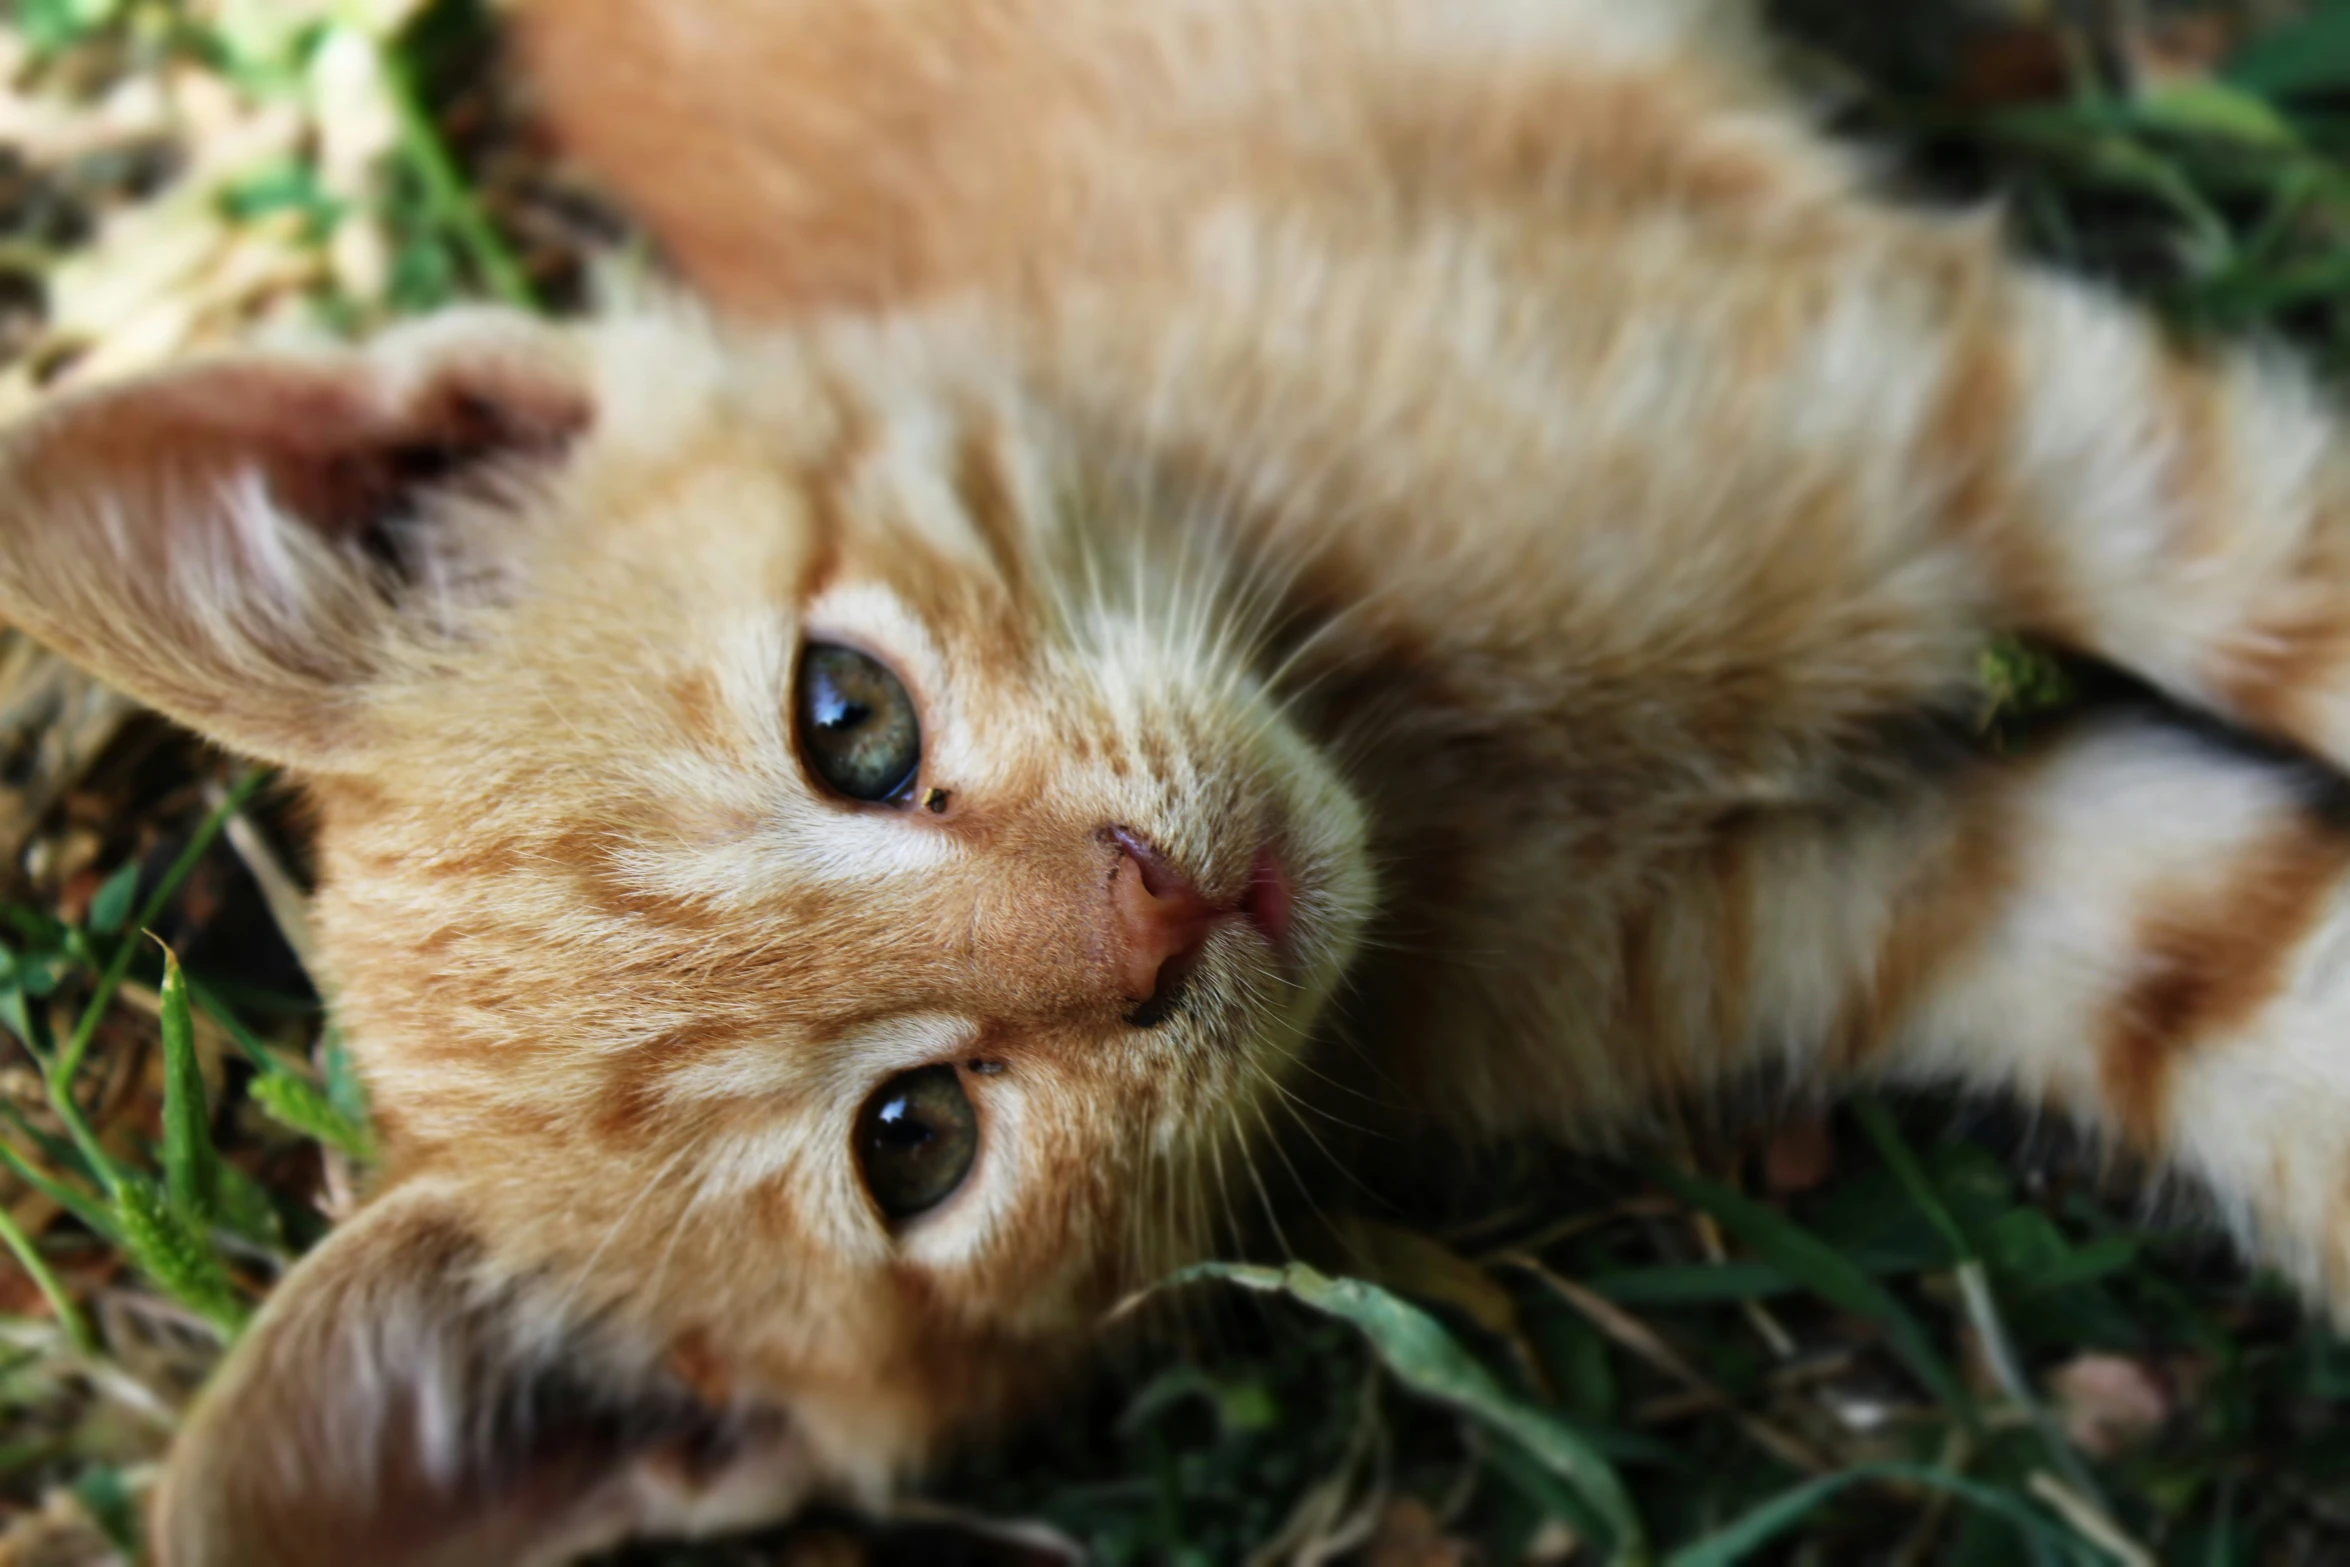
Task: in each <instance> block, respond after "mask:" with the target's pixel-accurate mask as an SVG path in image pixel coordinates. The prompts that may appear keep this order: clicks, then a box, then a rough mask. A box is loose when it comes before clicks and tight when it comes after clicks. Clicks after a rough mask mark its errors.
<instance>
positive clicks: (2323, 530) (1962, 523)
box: [1881, 253, 2350, 768]
mask: <svg viewBox="0 0 2350 1567" xmlns="http://www.w3.org/2000/svg"><path fill="white" fill-rule="evenodd" d="M1946 254H1947V253H1946ZM1945 277H1946V278H1948V279H1953V280H1957V281H1954V282H1953V284H1952V286H1950V287H1949V288H1947V289H1946V290H1945V291H1942V292H1941V293H1940V297H1939V306H1938V309H1939V313H1940V316H1941V319H1940V320H1939V321H1936V322H1934V323H1933V324H1932V325H1930V326H1927V327H1926V328H1925V330H1924V332H1923V333H1922V334H1914V333H1902V332H1893V333H1890V334H1888V337H1887V339H1886V341H1885V345H1884V348H1883V351H1884V352H1887V353H1888V354H1890V355H1891V356H1892V359H1890V360H1889V361H1888V362H1887V363H1886V364H1885V365H1884V366H1883V367H1882V371H1881V373H1882V374H1883V376H1884V377H1885V378H1886V382H1887V384H1888V385H1890V384H1892V383H1894V382H1896V381H1903V380H1908V379H1910V378H1911V377H1912V376H1914V375H1915V373H1916V370H1917V367H1921V366H1930V367H1931V370H1930V372H1929V374H1930V376H1931V378H1932V387H1933V390H1932V392H1931V402H1930V408H1931V411H1930V412H1929V413H1928V414H1927V415H1926V417H1925V418H1924V419H1923V420H1922V422H1921V425H1920V427H1919V430H1920V437H1919V440H1918V443H1917V445H1916V446H1915V447H1914V448H1913V449H1912V450H1910V451H1909V452H1908V453H1907V454H1906V456H1905V457H1904V458H1903V459H1902V460H1904V461H1906V462H1908V463H1909V464H1911V465H1912V471H1913V472H1914V473H1915V474H1916V475H1918V476H1919V477H1920V478H1921V479H1923V480H1924V481H1925V482H1926V483H1927V485H1928V486H1929V492H1928V498H1929V502H1930V504H1929V506H1928V508H1927V515H1928V516H1929V517H1930V519H1931V520H1930V522H1929V523H1928V526H1929V527H1930V528H1931V529H1932V530H1933V531H1934V532H1935V533H1936V534H1937V535H1938V536H1939V537H1941V538H1945V539H1947V538H1950V537H1953V536H1955V537H1956V538H1958V539H1959V540H1961V541H1962V542H1963V544H1964V546H1965V547H1966V549H1967V550H1968V551H1969V552H1970V553H1971V554H1972V555H1973V556H1974V557H1975V558H1976V560H1977V561H1978V562H1979V563H1980V565H1981V567H1982V568H1983V571H1984V574H1985V578H1986V581H1987V585H1988V587H1989V589H1990V592H1991V595H1992V602H1993V607H1994V613H1995V615H1996V616H1997V618H1998V619H1999V620H2000V621H2002V622H2003V623H2004V624H2005V625H2006V626H2007V627H2008V628H2010V629H2015V630H2021V631H2024V632H2027V633H2031V634H2035V635H2038V636H2040V637H2043V638H2045V639H2047V640H2049V641H2051V642H2054V643H2056V644H2058V645H2061V646H2064V647H2068V648H2070V649H2073V650H2076V651H2079V652H2084V653H2088V654H2091V655H2093V656H2096V657H2099V658H2103V659H2105V660H2108V661H2110V662H2112V663H2114V664H2116V665H2119V666H2121V667H2123V668H2126V669H2128V670H2130V671H2132V672H2133V673H2135V674H2137V675H2139V676H2141V677H2143V678H2145V679H2146V680H2148V681H2149V682H2151V683H2152V684H2154V685H2156V686H2158V687H2160V688H2162V689H2163V690H2165V691H2167V692H2169V693H2170V694H2171V695H2173V696H2175V697H2178V698H2180V699H2182V700H2184V701H2186V702H2190V703H2193V704H2195V705H2197V706H2200V707H2203V708H2205V709H2207V710H2209V711H2211V712H2214V713H2217V714H2220V715H2222V716H2224V717H2226V718H2228V719H2229V720H2231V721H2232V722H2236V723H2240V724H2244V725H2246V726H2248V727H2251V728H2254V729H2257V730H2259V731H2261V732H2263V733H2266V734H2269V735H2272V736H2275V737H2278V738H2281V739H2285V740H2288V741H2291V742H2292V743H2294V744H2296V745H2299V746H2302V747H2305V748H2307V749H2309V750H2311V751H2312V752H2314V753H2316V754H2318V755H2321V756H2324V757H2325V758H2327V759H2328V760H2329V761H2331V762H2332V763H2333V764H2334V765H2335V766H2336V767H2338V768H2342V767H2350V426H2346V425H2345V423H2344V418H2343V415H2342V412H2341V411H2340V410H2339V409H2338V408H2336V407H2335V406H2333V403H2332V399H2331V398H2330V397H2329V396H2328V394H2326V393H2324V392H2323V391H2321V390H2320V389H2319V388H2318V386H2317V385H2316V383H2315V382H2314V380H2313V379H2312V378H2311V377H2310V376H2309V375H2308V374H2306V373H2304V372H2303V371H2302V369H2301V368H2300V367H2299V366H2297V365H2295V364H2293V363H2292V362H2291V361H2290V360H2289V358H2288V357H2287V356H2284V355H2282V354H2277V353H2267V352H2260V351H2253V350H2246V349H2243V348H2211V349H2206V350H2197V349H2192V348H2188V347H2184V346H2182V345H2180V344H2178V343H2176V342H2173V341H2171V340H2169V339H2167V338H2166V337H2165V336H2164V335H2163V334H2162V332H2161V331H2160V330H2159V329H2158V327H2157V326H2156V325H2155V323H2154V322H2153V321H2152V320H2151V319H2149V318H2148V317H2146V316H2144V315H2143V314H2142V313H2140V312H2137V311H2134V310H2131V309H2129V308H2127V307H2125V306H2124V305H2122V304H2121V303H2120V302H2118V301H2116V300H2114V299H2112V298H2110V297H2108V296H2106V295H2105V294H2104V293H2103V292H2101V291H2099V290H2097V289H2094V288H2091V287H2088V286H2085V285H2082V284H2078V283H2075V282H2072V281H2070V280H2067V279H2062V278H2056V277H2051V276H2048V275H2044V274H2041V273H2038V272H2036V271H2033V270H2030V269H2018V268H2014V267H2011V266H2000V267H1995V268H1989V269H1978V268H1973V267H1968V266H1965V265H1963V264H1962V265H1958V266H1954V267H1952V268H1951V269H1950V271H1949V272H1947V273H1946V274H1945ZM1895 313H1896V314H1898V313H1901V312H1900V311H1898V310H1897V311H1896V312H1895ZM1921 335H1922V336H1923V338H1924V339H1925V341H1924V342H1921V341H1920V336H1921Z"/></svg>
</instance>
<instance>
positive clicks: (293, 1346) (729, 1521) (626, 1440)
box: [152, 1183, 808, 1567]
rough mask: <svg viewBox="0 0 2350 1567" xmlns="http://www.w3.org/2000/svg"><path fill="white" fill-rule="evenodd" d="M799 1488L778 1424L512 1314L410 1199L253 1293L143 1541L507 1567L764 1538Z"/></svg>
mask: <svg viewBox="0 0 2350 1567" xmlns="http://www.w3.org/2000/svg"><path fill="white" fill-rule="evenodd" d="M806 1470H807V1461H806V1459H805V1457H804V1456H803V1454H802V1452H801V1450H800V1448H799V1447H798V1445H797V1444H796V1443H795V1442H794V1441H793V1439H792V1436H791V1433H790V1431H789V1429H788V1428H787V1427H786V1426H784V1425H783V1424H782V1423H781V1422H780V1421H779V1420H777V1419H776V1418H774V1417H772V1416H766V1415H752V1414H746V1413H743V1412H739V1411H738V1412H729V1413H720V1412H716V1411H713V1410H711V1409H709V1408H707V1407H706V1406H704V1405H702V1404H700V1403H699V1402H697V1401H696V1399H695V1398H694V1397H693V1395H692V1394H691V1393H690V1392H689V1391H688V1390H687V1389H685V1388H684V1387H683V1386H682V1385H681V1384H679V1383H677V1382H676V1381H675V1380H674V1379H673V1378H671V1377H669V1376H668V1375H666V1374H665V1373H664V1372H662V1371H661V1370H660V1369H658V1368H657V1367H648V1366H644V1365H641V1364H640V1365H639V1366H638V1367H637V1368H636V1369H635V1370H633V1371H631V1370H630V1369H628V1367H627V1364H626V1357H624V1356H621V1355H619V1354H617V1353H616V1352H615V1350H614V1348H613V1346H612V1345H610V1344H609V1343H599V1342H598V1341H597V1340H596V1338H595V1336H594V1333H593V1332H592V1331H591V1330H588V1329H584V1328H579V1327H576V1326H574V1327H567V1326H565V1325H564V1324H563V1323H562V1322H561V1321H559V1319H558V1317H557V1315H556V1314H555V1312H554V1311H553V1310H551V1309H550V1307H549V1306H548V1304H547V1303H545V1302H543V1301H541V1302H538V1303H536V1304H534V1302H533V1296H532V1291H531V1288H530V1281H528V1280H517V1279H514V1278H511V1277H501V1276H499V1275H498V1274H497V1272H496V1271H495V1270H494V1269H493V1268H492V1267H491V1266H490V1265H489V1259H488V1258H487V1257H486V1256H485V1254H484V1252H483V1249H482V1247H481V1246H480V1245H479V1243H478V1242H477V1240H476V1239H475V1238H474V1236H473V1233H472V1231H471V1230H470V1229H469V1228H468V1227H467V1225H466V1223H465V1220H464V1218H463V1216H462V1212H461V1210H460V1209H459V1207H458V1206H457V1204H456V1203H455V1201H454V1199H453V1197H452V1196H451V1194H450V1193H448V1192H447V1191H445V1190H441V1189H437V1188H434V1187H430V1186H426V1185H422V1184H414V1183H412V1184H411V1185H409V1186H405V1187H401V1188H397V1189H395V1190H394V1191H393V1192H392V1193H390V1194H389V1195H387V1196H385V1197H384V1198H382V1199H380V1200H379V1201H377V1202H376V1203H374V1204H372V1205H370V1206H369V1207H367V1208H365V1209H363V1210H362V1211H361V1212H360V1214H359V1215H358V1216H357V1217H356V1218H354V1219H352V1220H351V1221H349V1222H348V1223H346V1224H345V1225H343V1226H342V1227H341V1228H339V1229H338V1230H336V1231H335V1233H334V1234H333V1235H331V1236H330V1237H329V1238H328V1239H327V1241H326V1242H325V1243H324V1244H323V1245H322V1246H320V1247H319V1248H318V1250H316V1251H315V1252H313V1253H312V1254H311V1255H310V1256H309V1257H307V1258H305V1259H304V1260H303V1261H302V1263H301V1264H300V1265H299V1266H298V1267H296V1268H295V1269H294V1270H293V1272H292V1273H290V1274H289V1275H288V1276H287V1277H286V1279H285V1280H284V1281H283V1282H282V1283H281V1284H280V1285H279V1286H278V1288H277V1290H276V1291H275V1292H274V1293H273V1294H272V1295H271V1297H270V1300H269V1302H268V1304H267V1306H266V1308H265V1309H264V1310H263V1312H262V1313H261V1315H260V1317H259V1318H258V1319H257V1320H256V1321H255V1322H254V1324H253V1325H252V1327H251V1328H249V1329H248V1330H247V1332H246V1334H245V1336H244V1338H243V1339H242V1341H241V1342H240V1343H239V1344H238V1345H237V1347H236V1349H235V1350H234V1351H233V1352H232V1353H231V1355H230V1357H229V1360H228V1362H227V1364H226V1365H225V1366H223V1367H222V1369H221V1371H220V1372H219V1374H218V1375H216V1376H215V1378H214V1379H213V1382H212V1384H211V1385H210V1386H209V1387H208V1388H207V1389H206V1390H205V1392H204V1394H203V1396H202V1397H201V1398H200V1399H199V1401H198V1403H197V1405H196V1408H195V1410H194V1412H193V1413H192V1414H191V1416H190V1418H189V1420H188V1422H187V1424H186V1425H184V1426H183V1427H182V1428H181V1431H180V1434H179V1436H178V1438H177V1440H176V1442H175V1443H174V1446H173V1448H172V1452H171V1457H170V1461H169V1463H168V1465H167V1466H166V1469H165V1473H164V1476H163V1481H162V1485H161V1488H160V1490H159V1492H158V1494H157V1497H156V1501H155V1508H154V1514H153V1531H152V1533H153V1540H154V1545H155V1548H156V1552H157V1561H158V1563H159V1567H475V1564H481V1567H511V1564H514V1563H531V1562H554V1561H563V1560H569V1559H570V1558H571V1556H572V1555H573V1554H575V1553H578V1552H581V1551H587V1550H596V1549H602V1548H604V1547H606V1546H608V1545H611V1544H614V1543H617V1542H618V1541H619V1540H621V1539H623V1538H630V1537H634V1536H636V1535H638V1534H656V1535H677V1534H688V1535H690V1534H701V1533H708V1532H711V1531H715V1530H719V1529H734V1528H743V1527H750V1526H753V1525H759V1524H765V1523H770V1522H773V1521H775V1520H776V1519H777V1518H778V1517H779V1516H780V1515H782V1514H783V1513H784V1512H786V1511H787V1510H788V1509H789V1508H790V1507H792V1506H793V1505H795V1504H796V1503H797V1502H798V1501H799V1500H801V1499H802V1498H803V1497H804V1495H805V1493H806V1490H807V1487H808V1478H807V1474H806Z"/></svg>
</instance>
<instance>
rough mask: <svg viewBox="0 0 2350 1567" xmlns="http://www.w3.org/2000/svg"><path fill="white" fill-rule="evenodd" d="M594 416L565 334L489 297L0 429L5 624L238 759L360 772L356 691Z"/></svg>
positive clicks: (460, 577)
mask: <svg viewBox="0 0 2350 1567" xmlns="http://www.w3.org/2000/svg"><path fill="white" fill-rule="evenodd" d="M594 412H595V410H594V408H593V406H592V397H591V388H590V385H589V381H588V377H587V374H586V371H585V368H584V365H583V361H582V357H581V351H580V349H579V346H578V344H577V341H576V340H575V339H574V338H572V337H571V336H569V335H567V334H566V333H564V332H562V331H560V330H559V329H557V328H554V327H551V326H547V325H544V324H541V323H537V322H533V321H530V320H528V319H527V318H524V317H521V316H518V315H512V314H508V313H504V312H495V311H486V310H477V311H464V312H453V313H451V314H450V315H448V316H445V317H442V318H439V319H437V320H432V321H428V322H425V323H422V324H420V325H416V326H411V327H408V328H405V329H403V330H401V331H398V332H395V333H392V334H390V335H389V336H387V337H386V338H384V339H383V340H381V341H380V342H378V343H377V344H376V345H375V346H373V347H371V348H369V349H366V350H364V351H345V352H331V353H317V354H307V355H295V354H247V355H241V356H236V357H231V358H224V359H218V360H214V361H210V362H206V363H199V364H196V365H193V366H190V367H188V368H185V369H181V370H175V371H169V372H165V373H163V374H161V375H157V376H154V377H150V378H148V379H144V380H139V381H133V382H129V383H125V384H122V385H118V386H111V387H105V388H101V389H98V390H94V391H91V392H88V393H84V394H80V395H76V396H69V397H65V398H61V399H59V400H58V401H56V402H55V403H53V404H51V405H49V406H47V407H45V408H44V409H42V410H40V411H39V412H37V413H36V414H34V416H33V417H31V418H30V419H28V420H27V421H25V422H24V423H23V424H22V425H20V426H19V427H17V428H16V429H15V430H13V431H10V432H8V433H7V434H6V435H5V436H0V620H5V621H9V622H13V623H15V624H16V625H18V626H20V627H22V628H23V629H24V630H26V631H27V632H29V633H31V634H32V635H33V636H34V637H36V638H38V639H39V640H41V641H43V642H47V643H49V644H50V645H51V646H53V647H55V648H56V649H57V650H58V651H59V652H61V653H63V654H64V655H65V656H66V657H67V658H69V659H72V660H73V661H74V662H76V663H78V664H80V665H82V666H83V667H85V668H87V669H89V670H90V671H91V672H92V673H94V674H96V675H98V676H99V677H100V678H101V679H103V680H105V681H107V682H108V683H110V684H112V685H114V686H116V687H118V688H119V689H121V690H123V691H125V692H127V693H129V694H130V695H132V696H135V697H138V698H139V699H141V700H142V701H145V702H147V703H148V704H150V705H152V706H154V707H156V708H159V709H161V710H162V711H164V712H166V713H168V714H170V715H171V716H173V717H174V718H177V719H179V720H181V721H182V722H184V723H186V724H188V725H189V726H190V727H192V728H194V729H196V730H198V731H199V732H201V733H203V734H206V735H208V736H210V737H212V738H214V739H216V740H219V741H221V742H222V743H224V744H226V745H228V746H230V747H231V748H233V749H236V750H241V751H246V752H249V753H251V754H254V755H256V756H260V757H263V758H266V759H268V760H271V761H277V762H285V763H292V764H295V765H298V766H306V767H313V768H325V769H331V768H335V767H337V766H346V767H347V766H354V765H358V764H359V763H360V761H361V759H362V758H363V755H364V745H365V739H366V735H365V727H366V725H365V711H366V694H367V688H368V685H369V683H370V681H371V680H373V679H375V678H376V677H378V676H379V675H380V674H381V672H382V671H383V669H384V668H385V667H386V665H387V662H388V661H389V660H390V659H392V658H393V657H394V656H395V650H396V649H397V648H399V647H400V646H401V645H402V644H403V641H404V640H408V639H411V638H412V637H413V634H414V633H415V631H416V630H417V629H418V621H419V619H420V617H426V616H431V615H436V614H445V613H446V612H447V611H448V610H449V609H450V608H451V607H452V605H453V600H452V594H456V595H460V596H461V595H462V594H464V593H467V592H472V591H478V590H481V589H483V588H484V587H485V586H487V585H488V583H489V579H490V578H492V577H494V575H495V567H496V564H497V562H498V560H499V551H500V547H501V541H500V540H498V539H496V538H494V537H483V536H482V535H491V534H495V533H496V531H497V528H498V524H499V521H500V515H499V514H500V511H501V508H502V507H511V506H513V505H516V504H519V502H520V500H521V497H522V496H523V495H524V494H525V493H526V492H527V486H526V485H525V484H524V483H522V482H520V481H524V480H526V479H528V478H529V477H530V476H532V475H533V474H534V473H537V472H541V471H543V470H544V468H545V467H546V466H547V465H548V464H551V463H553V462H556V461H558V460H560V458H561V456H562V455H563V454H564V453H565V452H566V451H567V450H568V448H569V447H570V445H571V443H572V442H573V441H575V440H576V439H577V438H578V437H579V436H580V435H581V433H582V432H583V431H584V430H586V428H587V427H588V425H589V424H590V423H591V421H592V419H593V417H594ZM483 562H487V563H488V564H487V565H486V566H485V565H484V564H482V563H483Z"/></svg>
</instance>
